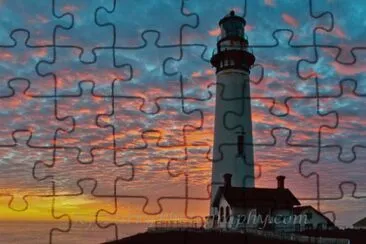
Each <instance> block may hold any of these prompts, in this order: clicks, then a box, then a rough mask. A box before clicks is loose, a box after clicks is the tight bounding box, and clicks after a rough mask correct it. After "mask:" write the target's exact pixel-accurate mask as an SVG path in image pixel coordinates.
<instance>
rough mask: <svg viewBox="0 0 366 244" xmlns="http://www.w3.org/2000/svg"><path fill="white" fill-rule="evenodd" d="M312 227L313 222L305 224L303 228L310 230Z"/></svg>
mask: <svg viewBox="0 0 366 244" xmlns="http://www.w3.org/2000/svg"><path fill="white" fill-rule="evenodd" d="M312 229H313V224H306V225H305V230H312Z"/></svg>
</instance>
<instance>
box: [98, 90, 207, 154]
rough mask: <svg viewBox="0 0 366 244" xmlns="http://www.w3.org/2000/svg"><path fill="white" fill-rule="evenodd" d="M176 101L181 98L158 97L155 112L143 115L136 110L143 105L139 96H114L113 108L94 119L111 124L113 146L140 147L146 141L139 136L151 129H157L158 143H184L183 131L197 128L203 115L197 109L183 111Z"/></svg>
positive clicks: (182, 144) (165, 145)
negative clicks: (156, 110)
mask: <svg viewBox="0 0 366 244" xmlns="http://www.w3.org/2000/svg"><path fill="white" fill-rule="evenodd" d="M180 103H182V100H181V99H175V98H172V99H169V98H162V99H160V100H159V112H158V113H155V114H146V113H143V112H141V111H140V108H141V107H143V104H144V103H143V102H141V99H131V98H126V97H118V96H114V98H113V111H112V112H111V113H110V114H104V115H102V116H100V117H99V120H98V122H99V123H100V124H101V125H102V126H113V130H114V143H115V145H116V148H117V149H126V148H131V149H133V148H137V149H138V148H140V149H141V148H144V147H145V145H146V142H145V141H144V138H142V137H141V135H142V134H143V133H144V132H145V131H151V130H154V128H161V130H159V131H160V133H161V138H160V139H159V141H158V142H157V143H158V144H159V146H161V147H177V146H184V145H185V142H184V138H183V137H184V133H185V131H194V130H198V129H199V128H200V127H201V126H202V120H203V118H202V115H201V113H199V111H194V112H191V113H188V111H187V112H185V110H184V109H185V107H184V106H182V105H181V104H180Z"/></svg>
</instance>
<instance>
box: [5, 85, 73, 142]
mask: <svg viewBox="0 0 366 244" xmlns="http://www.w3.org/2000/svg"><path fill="white" fill-rule="evenodd" d="M29 87H30V82H29V81H28V80H12V81H10V82H9V88H10V89H11V90H12V94H11V95H9V96H4V97H0V106H1V108H2V111H1V112H0V115H1V125H0V134H1V139H0V145H13V143H14V138H13V137H12V133H13V132H14V131H17V130H28V131H29V132H32V138H31V139H30V140H31V143H32V144H33V145H35V146H38V147H43V146H45V147H52V146H53V144H54V133H55V131H56V130H57V129H58V128H65V127H66V126H71V125H72V124H71V123H69V122H68V121H59V120H57V119H56V117H55V112H56V111H55V106H56V105H55V99H54V98H47V97H45V98H34V97H30V96H28V95H26V91H27V90H28V89H29ZM45 120H47V122H48V123H47V124H46V125H42V126H40V124H42V122H43V121H45Z"/></svg>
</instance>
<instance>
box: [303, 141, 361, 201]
mask: <svg viewBox="0 0 366 244" xmlns="http://www.w3.org/2000/svg"><path fill="white" fill-rule="evenodd" d="M354 151H355V152H356V154H357V159H355V160H354V161H352V162H348V163H346V162H341V161H339V160H338V157H337V156H338V155H339V154H340V150H339V148H336V147H334V148H331V147H328V148H327V147H323V148H321V150H320V155H319V158H318V159H317V161H312V160H309V159H305V160H303V161H302V162H301V163H300V167H299V170H300V174H301V175H303V176H304V177H307V178H309V177H310V178H315V179H316V180H317V181H318V182H319V183H318V184H319V188H318V193H317V195H318V196H317V199H319V200H337V199H341V198H342V197H343V192H342V189H341V187H340V186H341V185H342V184H343V183H346V182H353V184H354V185H355V186H356V187H357V188H355V191H356V190H357V192H356V195H361V196H364V195H365V194H364V192H365V189H366V184H365V181H364V180H363V177H362V176H363V174H364V169H365V160H364V159H365V156H366V155H365V152H364V149H363V148H355V149H354ZM350 169H352V170H350ZM353 194H354V192H353ZM365 196H366V195H365Z"/></svg>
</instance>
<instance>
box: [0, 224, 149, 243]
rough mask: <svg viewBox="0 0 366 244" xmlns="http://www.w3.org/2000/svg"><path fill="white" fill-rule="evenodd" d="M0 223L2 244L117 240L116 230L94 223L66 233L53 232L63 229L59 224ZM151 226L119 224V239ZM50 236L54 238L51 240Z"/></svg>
mask: <svg viewBox="0 0 366 244" xmlns="http://www.w3.org/2000/svg"><path fill="white" fill-rule="evenodd" d="M56 223H57V224H56V225H54V222H31V221H29V222H20V221H11V222H4V221H3V222H0V243H1V244H3V243H4V244H8V243H9V244H12V243H17V244H18V243H19V244H30V243H32V244H35V243H36V244H43V243H44V244H46V243H52V244H58V243H60V244H61V243H102V242H105V241H108V240H114V239H115V231H114V228H112V227H109V228H107V229H100V228H99V227H98V226H96V225H95V224H94V223H86V222H84V223H79V222H78V223H76V224H73V226H72V228H71V230H70V231H69V232H66V233H62V232H59V231H54V232H52V235H51V234H50V230H51V229H52V228H57V227H59V228H63V226H66V225H63V224H61V225H60V223H58V222H56ZM148 226H149V224H136V223H131V224H118V239H120V238H124V237H127V236H131V235H134V234H137V233H141V232H145V231H146V228H147V227H148ZM50 236H52V238H51V240H50Z"/></svg>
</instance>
